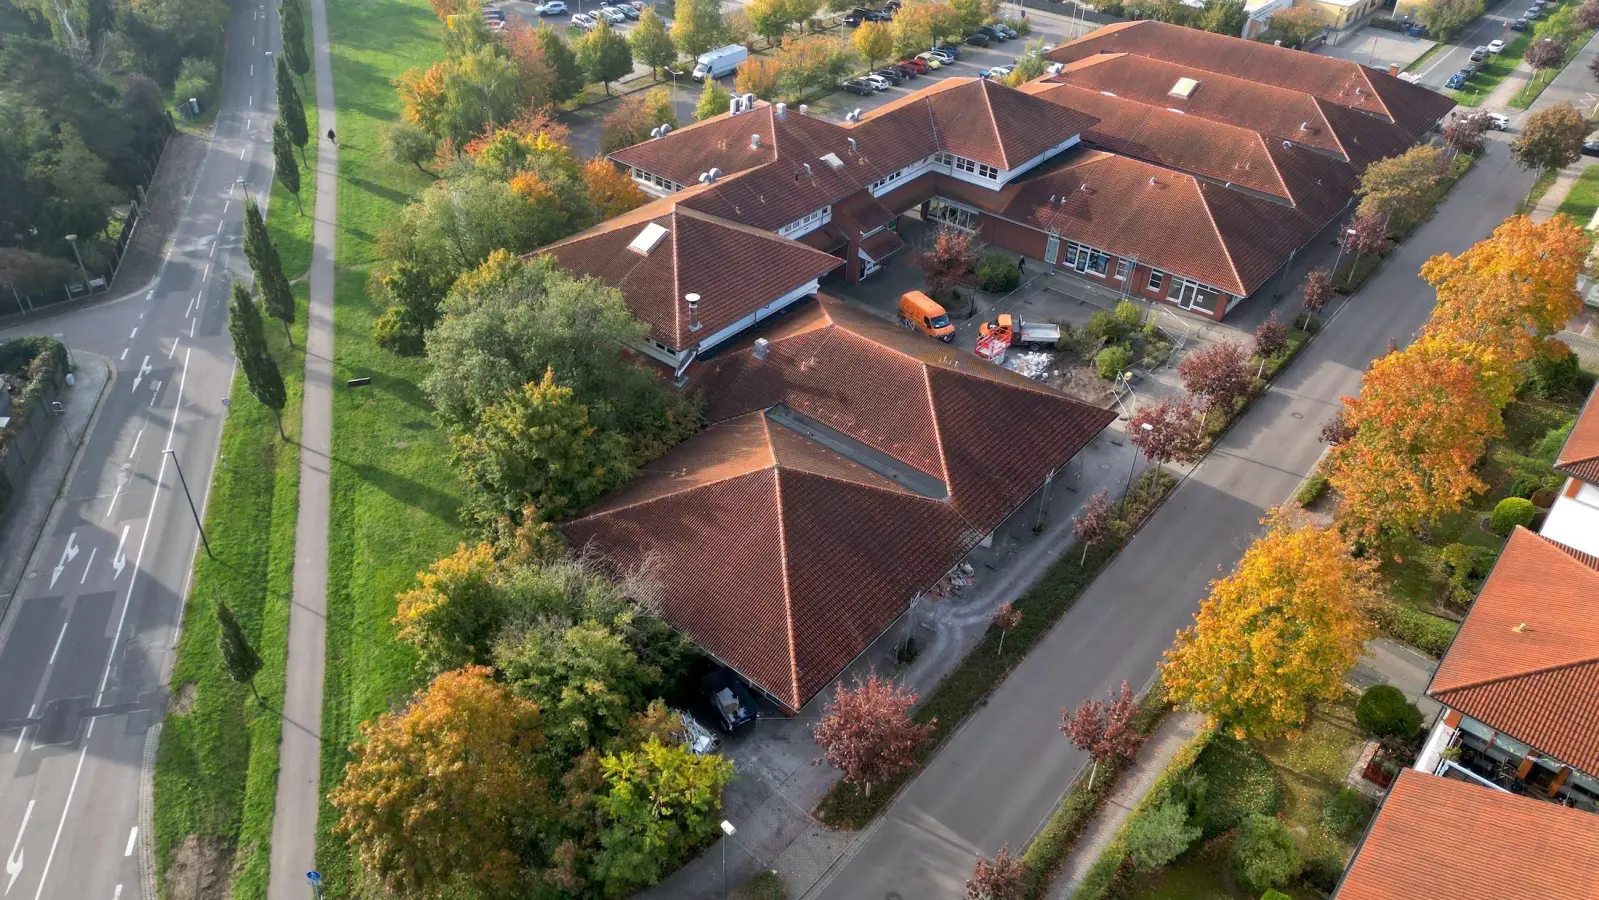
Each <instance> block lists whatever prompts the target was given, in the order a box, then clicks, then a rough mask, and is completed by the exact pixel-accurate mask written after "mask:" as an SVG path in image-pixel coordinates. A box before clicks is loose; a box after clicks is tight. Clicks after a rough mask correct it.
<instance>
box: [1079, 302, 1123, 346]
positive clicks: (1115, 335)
mask: <svg viewBox="0 0 1599 900" xmlns="http://www.w3.org/2000/svg"><path fill="white" fill-rule="evenodd" d="M1083 331H1084V332H1085V333H1086V334H1087V335H1088V336H1089V337H1091V338H1093V339H1094V340H1096V341H1102V342H1104V343H1107V344H1114V343H1116V342H1117V341H1119V340H1121V339H1122V335H1123V334H1125V333H1126V332H1125V331H1124V330H1123V328H1122V323H1121V322H1120V321H1119V320H1118V319H1117V318H1116V316H1115V315H1113V314H1111V313H1108V312H1105V311H1103V310H1101V311H1100V312H1097V313H1094V314H1093V315H1091V316H1089V317H1088V324H1087V325H1084V326H1083Z"/></svg>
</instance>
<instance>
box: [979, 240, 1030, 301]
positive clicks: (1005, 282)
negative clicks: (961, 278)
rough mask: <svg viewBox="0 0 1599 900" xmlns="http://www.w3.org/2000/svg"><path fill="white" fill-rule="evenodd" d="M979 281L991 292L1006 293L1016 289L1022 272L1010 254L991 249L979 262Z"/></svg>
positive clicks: (981, 285) (980, 284) (984, 288)
mask: <svg viewBox="0 0 1599 900" xmlns="http://www.w3.org/2000/svg"><path fill="white" fill-rule="evenodd" d="M977 281H978V284H979V286H980V287H982V289H983V290H985V291H987V292H989V293H990V294H1004V293H1008V292H1010V291H1014V290H1016V285H1018V284H1021V281H1022V273H1021V270H1020V269H1018V268H1016V262H1015V260H1013V259H1011V257H1010V254H1008V253H999V252H997V251H993V250H990V251H989V252H987V253H984V254H983V258H982V259H981V260H979V261H978V263H977Z"/></svg>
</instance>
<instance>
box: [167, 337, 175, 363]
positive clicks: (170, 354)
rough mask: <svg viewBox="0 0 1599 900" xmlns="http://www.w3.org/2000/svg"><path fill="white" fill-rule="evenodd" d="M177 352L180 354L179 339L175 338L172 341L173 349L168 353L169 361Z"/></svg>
mask: <svg viewBox="0 0 1599 900" xmlns="http://www.w3.org/2000/svg"><path fill="white" fill-rule="evenodd" d="M176 352H178V339H177V338H173V339H172V349H171V350H168V351H167V359H171V358H172V354H174V353H176Z"/></svg>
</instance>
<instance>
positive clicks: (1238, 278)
mask: <svg viewBox="0 0 1599 900" xmlns="http://www.w3.org/2000/svg"><path fill="white" fill-rule="evenodd" d="M1179 174H1181V173H1179ZM1186 177H1187V178H1188V179H1189V181H1191V182H1193V185H1194V193H1195V194H1197V195H1199V203H1200V206H1202V207H1203V208H1204V210H1205V217H1206V218H1208V219H1210V227H1211V228H1212V229H1214V230H1215V232H1216V243H1217V244H1219V245H1220V246H1221V254H1222V256H1223V257H1225V258H1226V259H1227V268H1228V269H1229V270H1231V271H1232V273H1233V280H1234V281H1235V282H1236V283H1237V284H1238V287H1240V288H1243V287H1246V285H1245V284H1244V276H1243V275H1242V274H1240V273H1239V271H1238V261H1237V260H1235V259H1233V249H1232V247H1230V246H1228V245H1227V238H1226V237H1225V236H1224V235H1223V234H1222V233H1221V223H1220V222H1217V221H1216V211H1215V210H1213V209H1211V208H1210V198H1209V197H1206V196H1205V192H1204V190H1203V189H1202V186H1201V185H1200V184H1199V181H1198V179H1196V178H1194V177H1193V176H1192V175H1189V176H1186ZM1296 212H1297V210H1296Z"/></svg>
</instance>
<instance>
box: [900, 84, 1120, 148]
mask: <svg viewBox="0 0 1599 900" xmlns="http://www.w3.org/2000/svg"><path fill="white" fill-rule="evenodd" d="M946 80H954V79H946ZM926 102H927V105H928V108H929V110H930V112H931V113H932V117H933V124H934V127H935V128H936V129H937V130H938V143H939V148H940V149H943V150H947V151H949V152H950V153H954V154H956V155H957V156H964V157H966V158H967V159H973V160H976V161H978V162H980V163H987V164H988V165H991V166H995V167H997V168H1000V169H1015V168H1019V167H1020V166H1021V165H1022V164H1023V163H1025V162H1027V161H1028V160H1031V159H1032V158H1034V157H1036V156H1038V155H1039V154H1041V153H1043V152H1044V151H1046V150H1048V149H1050V148H1051V147H1055V146H1058V145H1060V144H1061V143H1062V142H1064V141H1066V140H1067V139H1069V138H1071V137H1074V136H1076V135H1079V134H1082V133H1083V132H1084V131H1086V130H1087V129H1088V128H1090V127H1091V126H1093V124H1094V122H1095V121H1096V120H1095V119H1094V117H1093V116H1091V115H1087V114H1086V113H1082V112H1079V111H1077V110H1074V109H1071V108H1069V107H1066V106H1062V105H1061V104H1058V103H1049V102H1046V101H1043V100H1040V99H1038V98H1037V97H1033V96H1030V95H1028V94H1025V93H1023V92H1021V91H1018V90H1016V89H1014V88H1008V87H1005V86H1003V85H1000V84H997V83H995V82H993V81H990V80H988V79H986V78H973V79H969V80H967V81H966V82H965V83H964V84H959V85H956V86H953V87H951V88H949V89H946V90H943V91H939V92H937V93H931V94H928V95H927V97H926Z"/></svg>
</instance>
